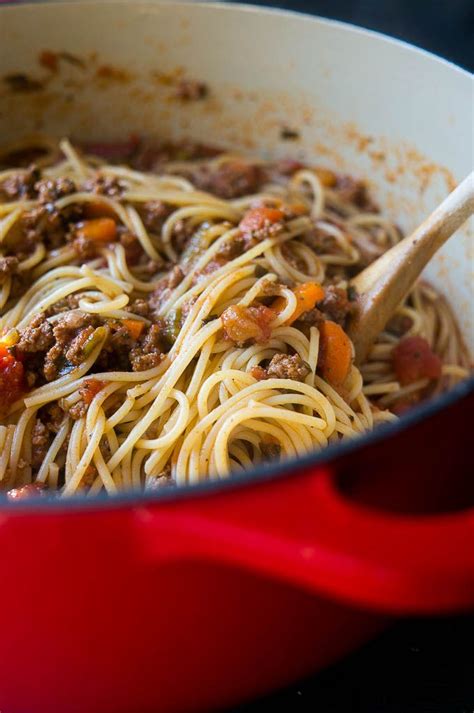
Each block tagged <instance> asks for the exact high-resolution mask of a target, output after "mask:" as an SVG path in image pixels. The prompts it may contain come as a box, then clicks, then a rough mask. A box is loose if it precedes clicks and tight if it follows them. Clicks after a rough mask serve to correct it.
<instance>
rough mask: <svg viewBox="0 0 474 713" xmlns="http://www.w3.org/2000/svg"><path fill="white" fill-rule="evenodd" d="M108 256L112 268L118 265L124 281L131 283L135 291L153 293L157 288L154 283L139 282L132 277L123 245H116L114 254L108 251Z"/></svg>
mask: <svg viewBox="0 0 474 713" xmlns="http://www.w3.org/2000/svg"><path fill="white" fill-rule="evenodd" d="M106 255H107V259H108V260H110V264H111V265H112V266H113V265H114V264H116V266H117V267H118V270H119V271H120V273H121V275H122V277H123V279H125V280H126V281H127V282H128V283H130V285H132V286H133V288H134V289H135V290H139V291H140V292H153V290H154V289H155V287H156V285H155V283H154V282H144V281H143V280H139V279H138V278H137V277H135V276H134V275H132V273H131V271H130V270H129V268H128V265H127V260H126V256H125V248H124V247H123V245H118V244H117V245H114V246H113V252H112V250H108V251H106Z"/></svg>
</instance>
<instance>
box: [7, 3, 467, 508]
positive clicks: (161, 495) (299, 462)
mask: <svg viewBox="0 0 474 713" xmlns="http://www.w3.org/2000/svg"><path fill="white" fill-rule="evenodd" d="M104 4H107V5H131V3H130V0H107V2H106V3H104ZM186 4H188V5H192V6H197V7H204V8H209V9H214V10H218V11H220V12H234V11H236V12H237V13H238V12H253V13H255V12H257V13H259V14H266V15H278V16H281V17H285V16H290V17H297V18H298V19H299V20H301V21H302V22H303V21H304V22H311V23H315V24H319V25H323V26H324V25H326V26H329V27H334V26H335V27H338V28H340V29H342V30H344V31H345V32H351V33H356V34H364V35H369V36H371V37H374V38H377V39H379V40H383V41H384V42H386V43H389V44H392V45H395V46H399V47H401V48H403V49H405V50H409V51H410V52H413V53H415V54H421V55H423V56H425V57H426V58H429V59H430V60H432V61H435V62H436V63H438V64H441V65H445V66H447V67H449V68H450V70H454V71H455V72H456V73H457V74H460V75H462V76H465V77H466V78H472V75H471V73H470V72H469V71H468V70H466V69H464V68H463V67H460V66H459V65H457V64H455V63H453V62H451V61H450V60H448V59H445V58H444V57H439V56H438V55H436V54H434V53H432V52H429V51H428V50H425V49H423V48H421V47H417V46H416V45H414V44H411V43H409V42H406V41H404V40H401V39H398V38H395V37H391V36H390V35H386V34H384V33H382V32H378V31H376V30H370V29H367V28H365V27H361V26H358V25H353V24H351V23H349V22H343V21H341V20H333V19H330V18H326V17H322V16H320V15H309V14H307V13H304V12H301V11H298V10H288V9H282V8H274V7H261V6H258V5H253V4H251V3H248V4H247V3H232V4H231V5H224V4H222V3H221V2H189V0H175V1H174V2H173V1H172V0H163V1H162V0H157V1H156V2H154V1H153V0H139V2H137V3H133V5H132V6H133V7H134V8H137V7H138V6H140V5H141V6H143V5H145V6H146V5H149V6H164V7H172V6H176V5H186ZM48 5H49V6H53V5H54V6H55V7H57V6H62V7H65V6H68V7H90V6H96V7H97V6H100V5H102V3H99V2H97V0H76V2H74V3H71V2H64V0H60V1H59V2H57V1H56V0H44V2H41V3H40V4H37V3H32V2H26V3H21V4H16V2H15V0H10V1H9V0H7V2H6V3H5V4H3V3H2V7H0V11H3V12H4V11H6V12H13V11H14V12H17V11H19V12H27V11H28V10H31V9H32V8H35V9H37V8H38V7H44V6H48ZM469 395H474V375H472V376H470V377H469V378H468V379H466V380H465V381H462V382H460V383H459V384H457V385H456V386H454V387H453V388H452V389H450V390H449V391H447V392H445V393H443V394H441V395H439V396H437V397H435V398H433V399H431V400H430V401H427V402H425V403H423V404H421V405H420V406H417V407H415V408H414V409H413V410H411V411H410V412H409V413H407V414H405V415H404V416H403V417H402V418H400V419H399V420H398V421H394V422H390V423H385V424H381V425H379V426H377V427H376V428H375V429H374V430H372V431H368V432H367V433H366V434H364V435H361V436H358V437H357V438H354V439H350V440H347V441H343V442H340V443H333V444H331V445H329V446H327V447H326V448H323V449H321V450H319V451H313V452H311V453H308V454H307V455H305V456H303V457H298V458H292V459H288V460H285V461H283V462H281V463H280V462H278V463H268V464H263V465H257V466H256V467H255V468H252V469H251V470H248V471H246V472H244V473H238V474H235V475H232V476H230V477H229V478H226V479H222V480H212V481H211V480H209V481H205V482H202V483H196V484H194V485H186V486H179V487H163V488H162V489H157V490H155V491H152V490H150V491H127V492H124V493H118V494H117V495H113V496H110V495H108V494H107V493H105V492H104V491H101V492H100V493H98V494H97V495H95V496H94V497H92V498H91V497H90V496H88V495H82V494H76V495H74V496H73V497H71V498H67V499H63V498H58V497H56V496H51V497H48V496H46V497H42V498H38V499H37V498H32V499H28V500H25V501H19V502H13V501H8V500H7V498H6V494H4V493H2V492H0V515H2V514H7V513H12V512H15V513H17V514H19V513H21V512H25V513H32V512H34V513H40V512H41V513H44V514H49V513H53V512H54V513H58V512H60V513H62V512H63V511H68V512H71V511H80V512H84V511H95V510H97V509H99V510H102V509H104V508H106V509H111V508H114V509H116V508H124V507H128V506H137V505H138V506H142V505H144V504H154V503H161V502H170V501H173V502H175V501H178V500H179V501H180V500H182V499H187V498H190V497H205V496H207V495H209V494H214V493H222V492H223V491H227V492H229V491H231V490H232V489H234V488H242V487H247V486H252V485H255V486H258V485H262V484H264V483H266V482H269V481H274V480H276V479H280V478H285V477H288V478H289V477H296V476H298V475H301V474H302V473H303V471H304V470H305V469H308V468H317V467H321V466H324V465H327V464H331V463H333V462H334V461H336V460H337V459H339V458H342V457H344V456H347V455H349V454H351V453H353V452H356V451H358V450H361V449H363V448H365V447H370V446H371V445H373V444H375V443H378V442H380V441H381V440H384V439H385V440H388V439H390V438H394V437H396V436H397V435H399V434H402V433H403V432H404V431H405V430H406V429H408V428H412V427H414V426H416V424H418V423H420V422H421V421H423V420H425V419H429V418H431V417H433V416H435V415H436V414H438V413H439V412H441V411H442V410H443V409H447V408H448V407H450V406H452V405H454V404H456V403H457V402H459V401H461V400H462V399H465V398H467V397H468V396H469Z"/></svg>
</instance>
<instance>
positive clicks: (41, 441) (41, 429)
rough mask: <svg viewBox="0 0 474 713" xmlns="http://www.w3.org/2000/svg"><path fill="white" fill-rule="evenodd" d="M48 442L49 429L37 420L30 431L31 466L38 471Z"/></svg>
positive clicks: (49, 440) (49, 438)
mask: <svg viewBox="0 0 474 713" xmlns="http://www.w3.org/2000/svg"><path fill="white" fill-rule="evenodd" d="M50 442H51V433H50V431H49V429H48V428H47V426H45V424H44V423H43V422H42V421H41V420H40V419H39V418H37V419H36V422H35V425H34V426H33V429H32V431H31V465H32V467H33V468H35V469H38V468H39V467H40V466H41V464H42V462H43V461H44V459H45V457H46V453H47V452H48V448H49V444H50Z"/></svg>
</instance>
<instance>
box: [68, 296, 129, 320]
mask: <svg viewBox="0 0 474 713" xmlns="http://www.w3.org/2000/svg"><path fill="white" fill-rule="evenodd" d="M99 294H100V293H99ZM129 301H130V298H129V296H128V295H119V296H118V297H114V298H113V299H110V300H107V299H105V300H104V299H98V300H97V302H91V300H90V299H86V298H83V299H81V300H79V309H81V310H82V311H83V312H89V313H90V314H100V315H103V316H111V315H112V313H113V312H114V311H116V310H121V309H122V308H123V307H126V306H127V305H128V303H129Z"/></svg>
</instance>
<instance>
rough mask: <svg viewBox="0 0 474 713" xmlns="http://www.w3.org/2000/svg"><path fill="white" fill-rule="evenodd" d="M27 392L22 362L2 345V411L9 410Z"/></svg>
mask: <svg viewBox="0 0 474 713" xmlns="http://www.w3.org/2000/svg"><path fill="white" fill-rule="evenodd" d="M24 391H25V374H24V368H23V364H22V363H21V361H18V359H15V357H14V356H13V355H12V354H10V352H9V351H8V349H7V348H6V347H5V345H4V344H0V397H1V402H0V411H1V410H5V409H8V408H9V407H10V406H11V405H12V404H13V403H14V402H15V401H16V400H17V399H19V398H20V396H21V395H22V394H23V393H24Z"/></svg>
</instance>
